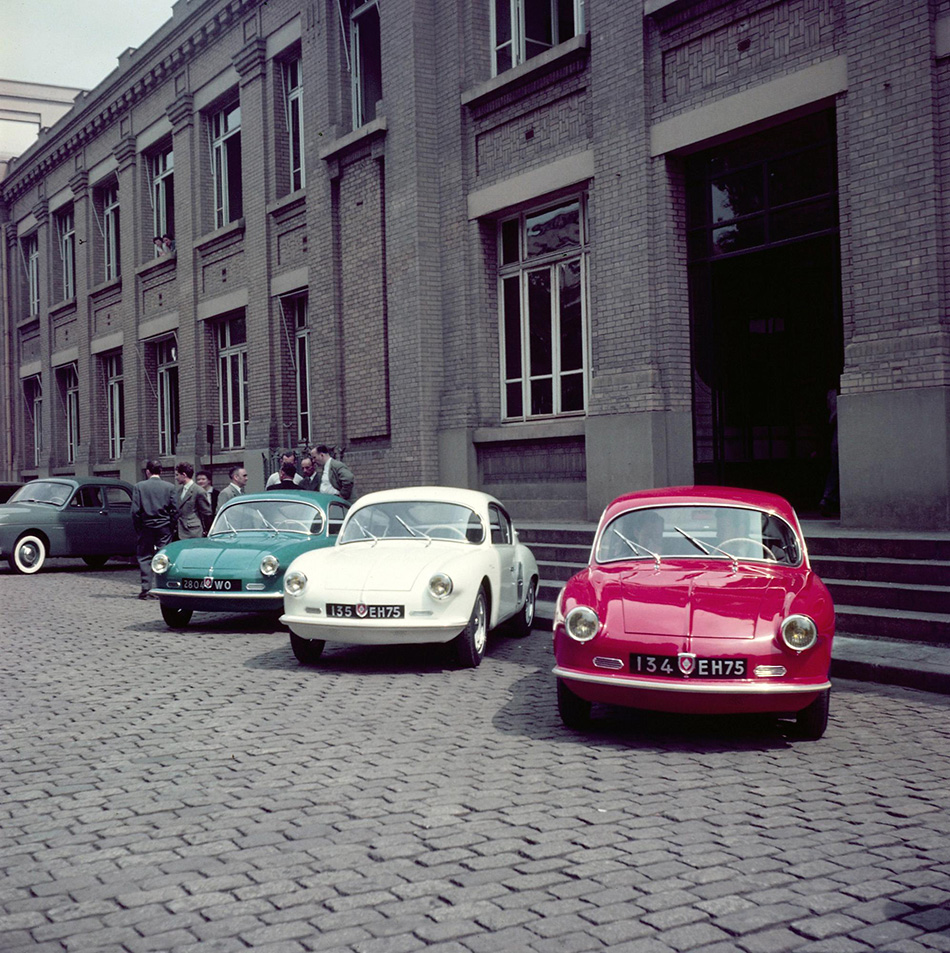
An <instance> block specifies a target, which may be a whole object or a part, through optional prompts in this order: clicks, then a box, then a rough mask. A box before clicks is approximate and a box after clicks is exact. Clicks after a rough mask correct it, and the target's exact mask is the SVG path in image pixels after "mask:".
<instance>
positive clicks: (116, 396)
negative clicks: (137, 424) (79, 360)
mask: <svg viewBox="0 0 950 953" xmlns="http://www.w3.org/2000/svg"><path fill="white" fill-rule="evenodd" d="M105 375H106V407H107V411H108V413H107V416H108V421H109V458H110V459H111V460H117V459H118V458H119V457H120V456H122V444H123V443H124V442H125V388H124V385H123V381H122V353H121V352H119V351H117V352H116V353H115V354H109V355H107V356H106V358H105Z"/></svg>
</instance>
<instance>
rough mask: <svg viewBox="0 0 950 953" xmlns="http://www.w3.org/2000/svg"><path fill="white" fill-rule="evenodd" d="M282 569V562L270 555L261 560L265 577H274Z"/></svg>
mask: <svg viewBox="0 0 950 953" xmlns="http://www.w3.org/2000/svg"><path fill="white" fill-rule="evenodd" d="M278 569H280V560H279V559H278V558H277V557H276V556H271V555H270V554H269V553H268V554H267V555H266V556H265V557H264V558H263V559H262V560H261V573H262V574H263V575H265V576H273V575H274V574H275V573H276V572H277V570H278Z"/></svg>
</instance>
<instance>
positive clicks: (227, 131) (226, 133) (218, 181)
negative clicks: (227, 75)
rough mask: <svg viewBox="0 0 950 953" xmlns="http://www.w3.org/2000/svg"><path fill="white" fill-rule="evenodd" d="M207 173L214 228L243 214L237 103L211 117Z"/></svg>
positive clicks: (239, 120)
mask: <svg viewBox="0 0 950 953" xmlns="http://www.w3.org/2000/svg"><path fill="white" fill-rule="evenodd" d="M210 130H211V173H212V178H213V180H214V183H213V184H214V227H215V228H221V226H222V225H227V224H228V222H233V221H236V220H237V219H239V218H240V217H241V215H243V214H244V208H243V202H242V193H241V106H240V104H239V103H234V105H232V106H228V107H227V108H225V109H222V110H220V111H218V112H216V113H214V114H213V115H212V116H211V126H210Z"/></svg>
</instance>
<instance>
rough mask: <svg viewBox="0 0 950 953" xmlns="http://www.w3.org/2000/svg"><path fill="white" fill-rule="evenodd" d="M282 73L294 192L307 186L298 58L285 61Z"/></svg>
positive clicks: (300, 77) (301, 92)
mask: <svg viewBox="0 0 950 953" xmlns="http://www.w3.org/2000/svg"><path fill="white" fill-rule="evenodd" d="M283 71H284V109H285V112H286V117H285V118H286V122H287V147H288V152H289V155H290V191H291V192H296V191H297V189H302V188H303V187H304V186H305V185H306V184H307V174H306V170H305V169H304V159H303V77H302V75H301V69H300V57H299V56H297V57H295V58H294V59H292V60H287V62H286V63H284V66H283Z"/></svg>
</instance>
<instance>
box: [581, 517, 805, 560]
mask: <svg viewBox="0 0 950 953" xmlns="http://www.w3.org/2000/svg"><path fill="white" fill-rule="evenodd" d="M658 557H659V558H660V559H662V558H666V557H675V558H677V559H681V558H692V557H698V558H706V559H731V560H740V559H741V560H743V561H748V560H753V561H760V562H774V563H779V564H781V565H783V566H797V565H799V564H800V563H801V561H802V550H801V546H800V545H799V542H798V537H797V535H796V533H795V531H794V530H793V529H792V527H791V526H789V524H788V523H786V522H785V520H783V519H782V518H781V517H778V516H775V515H774V514H773V513H768V512H766V511H764V510H757V509H752V508H746V507H738V506H658V507H642V508H640V509H635V510H629V511H628V512H626V513H622V514H621V515H620V516H617V517H615V518H614V519H612V520H611V521H610V522H609V523H608V524H607V525H606V526H605V527H604V529H603V532H602V533H601V534H600V539H599V540H598V543H597V551H596V555H595V560H596V561H597V562H599V563H609V562H615V561H619V560H630V559H646V560H656V559H657V558H658Z"/></svg>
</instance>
